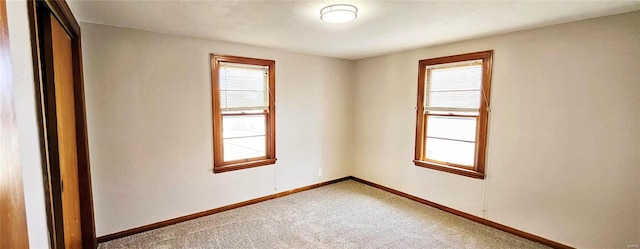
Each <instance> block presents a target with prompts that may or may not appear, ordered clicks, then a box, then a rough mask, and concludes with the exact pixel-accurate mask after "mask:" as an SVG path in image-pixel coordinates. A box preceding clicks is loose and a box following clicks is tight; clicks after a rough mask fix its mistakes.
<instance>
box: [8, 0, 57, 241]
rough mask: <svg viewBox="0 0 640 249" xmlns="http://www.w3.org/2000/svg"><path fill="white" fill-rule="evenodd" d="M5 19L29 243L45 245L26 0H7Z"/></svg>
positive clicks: (42, 191)
mask: <svg viewBox="0 0 640 249" xmlns="http://www.w3.org/2000/svg"><path fill="white" fill-rule="evenodd" d="M7 19H8V24H9V38H10V42H11V63H12V66H13V84H14V85H13V87H14V94H15V101H16V102H15V108H16V118H17V122H18V132H19V134H18V135H19V143H20V145H19V147H20V165H21V166H22V178H23V179H22V183H23V185H24V200H25V209H26V212H27V229H28V233H29V246H30V247H31V248H49V231H48V228H47V216H46V209H45V203H44V181H43V178H42V161H41V156H40V155H41V154H40V138H39V135H38V119H37V108H36V102H35V101H36V93H35V83H34V80H33V59H32V57H31V34H30V28H29V17H28V14H27V3H26V1H7Z"/></svg>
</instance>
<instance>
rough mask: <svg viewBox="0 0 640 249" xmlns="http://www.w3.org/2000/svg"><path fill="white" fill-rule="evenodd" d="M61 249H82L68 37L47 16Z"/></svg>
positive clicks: (56, 23)
mask: <svg viewBox="0 0 640 249" xmlns="http://www.w3.org/2000/svg"><path fill="white" fill-rule="evenodd" d="M50 20H52V21H51V22H50V25H51V27H50V28H51V29H50V30H51V45H52V49H53V70H54V73H53V76H54V82H53V84H54V89H55V105H56V123H57V130H58V154H59V157H58V158H59V160H60V161H59V162H60V187H61V191H62V219H63V224H64V244H65V248H82V235H81V228H80V198H79V192H78V147H77V144H76V141H77V139H76V137H77V136H76V118H75V110H76V105H75V98H74V94H73V87H74V83H73V61H72V52H71V48H72V47H71V46H72V44H71V37H70V36H69V35H68V34H67V32H66V31H65V30H64V28H63V27H62V26H61V25H60V23H59V22H58V21H57V20H56V19H55V17H53V16H50Z"/></svg>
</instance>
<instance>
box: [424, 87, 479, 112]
mask: <svg viewBox="0 0 640 249" xmlns="http://www.w3.org/2000/svg"><path fill="white" fill-rule="evenodd" d="M427 106H431V107H456V108H478V107H479V106H480V90H468V91H446V92H431V93H430V96H429V103H428V104H427Z"/></svg>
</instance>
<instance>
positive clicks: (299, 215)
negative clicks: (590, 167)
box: [99, 180, 547, 249]
mask: <svg viewBox="0 0 640 249" xmlns="http://www.w3.org/2000/svg"><path fill="white" fill-rule="evenodd" d="M99 248H102V249H106V248H523V249H525V248H547V247H545V246H544V245H541V244H538V243H536V242H532V241H529V240H526V239H523V238H520V237H517V236H514V235H511V234H508V233H505V232H502V231H499V230H496V229H493V228H490V227H487V226H484V225H481V224H478V223H475V222H473V221H469V220H467V219H464V218H460V217H458V216H455V215H452V214H449V213H446V212H443V211H440V210H438V209H435V208H432V207H429V206H426V205H423V204H420V203H417V202H414V201H411V200H409V199H406V198H403V197H400V196H396V195H393V194H390V193H387V192H384V191H382V190H379V189H376V188H372V187H369V186H367V185H364V184H362V183H358V182H355V181H352V180H349V181H343V182H339V183H336V184H332V185H328V186H325V187H321V188H317V189H313V190H309V191H305V192H301V193H298V194H294V195H289V196H285V197H282V198H278V199H274V200H270V201H266V202H261V203H258V204H254V205H250V206H245V207H242V208H238V209H234V210H229V211H226V212H222V213H217V214H213V215H210V216H206V217H202V218H198V219H195V220H191V221H187V222H183V223H180V224H176V225H172V226H167V227H163V228H160V229H156V230H153V231H149V232H145V233H140V234H136V235H133V236H129V237H125V238H121V239H117V240H112V241H109V242H106V243H102V244H100V245H99Z"/></svg>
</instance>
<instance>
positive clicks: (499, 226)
mask: <svg viewBox="0 0 640 249" xmlns="http://www.w3.org/2000/svg"><path fill="white" fill-rule="evenodd" d="M348 178H349V179H351V180H354V181H358V182H361V183H364V184H367V185H369V186H371V187H374V188H378V189H381V190H384V191H387V192H389V193H392V194H395V195H399V196H402V197H405V198H407V199H410V200H413V201H417V202H420V203H422V204H425V205H429V206H432V207H434V208H437V209H440V210H442V211H445V212H448V213H451V214H455V215H457V216H460V217H463V218H466V219H469V220H472V221H475V222H478V223H480V224H483V225H487V226H490V227H493V228H495V229H498V230H502V231H505V232H507V233H510V234H513V235H516V236H518V237H522V238H525V239H528V240H531V241H535V242H538V243H540V244H543V245H546V246H550V247H553V248H561V249H570V248H573V247H571V246H568V245H565V244H562V243H558V242H555V241H553V240H549V239H545V238H543V237H540V236H537V235H534V234H530V233H527V232H525V231H522V230H518V229H515V228H513V227H509V226H505V225H502V224H499V223H496V222H493V221H490V220H487V219H484V218H480V217H478V216H475V215H472V214H469V213H465V212H462V211H460V210H456V209H453V208H450V207H447V206H443V205H440V204H438V203H435V202H431V201H428V200H425V199H422V198H420V197H417V196H414V195H410V194H407V193H404V192H401V191H398V190H395V189H392V188H388V187H385V186H382V185H380V184H376V183H373V182H370V181H367V180H364V179H360V178H357V177H354V176H351V177H348Z"/></svg>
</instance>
